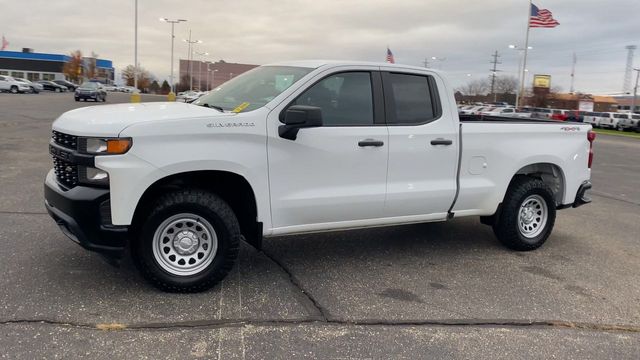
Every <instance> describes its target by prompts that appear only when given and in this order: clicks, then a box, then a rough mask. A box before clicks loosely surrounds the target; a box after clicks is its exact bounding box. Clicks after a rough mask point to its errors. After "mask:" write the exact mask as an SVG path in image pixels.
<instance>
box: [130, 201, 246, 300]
mask: <svg viewBox="0 0 640 360" xmlns="http://www.w3.org/2000/svg"><path fill="white" fill-rule="evenodd" d="M240 238H241V233H240V226H239V225H238V220H237V219H236V216H235V215H234V213H233V211H232V210H231V208H230V207H229V205H227V203H225V202H224V201H223V200H222V199H220V198H219V197H218V196H216V195H215V194H212V193H210V192H207V191H202V190H184V191H176V192H172V193H168V194H165V195H163V196H161V197H160V198H159V199H158V200H157V201H156V202H155V204H154V205H153V206H152V208H151V210H150V214H149V216H148V217H147V219H146V221H144V223H143V224H142V227H141V228H140V231H139V236H138V238H137V239H136V240H137V241H135V242H134V243H133V244H132V256H133V260H134V262H135V263H136V265H137V266H138V268H139V269H140V271H141V272H142V274H143V276H144V277H145V278H146V279H147V280H149V281H150V282H151V283H152V284H153V285H155V286H156V287H158V288H159V289H161V290H164V291H170V292H199V291H204V290H207V289H209V288H211V287H212V286H214V285H215V284H217V283H218V282H219V281H220V280H222V279H223V278H224V277H225V276H226V275H227V273H228V272H229V270H231V268H232V267H233V264H234V262H235V260H236V258H237V257H238V249H239V244H240Z"/></svg>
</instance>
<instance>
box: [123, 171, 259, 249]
mask: <svg viewBox="0 0 640 360" xmlns="http://www.w3.org/2000/svg"><path fill="white" fill-rule="evenodd" d="M185 187H192V188H198V189H202V190H206V191H210V192H212V193H214V194H216V195H217V196H219V197H220V198H222V199H223V200H224V201H225V202H226V203H227V204H229V206H230V207H231V209H232V210H233V212H234V213H235V214H236V217H237V218H238V222H239V223H240V230H241V232H242V235H243V236H244V238H245V239H246V241H247V242H249V243H250V244H252V245H253V246H255V247H257V248H260V247H261V242H262V223H261V222H259V220H258V204H257V199H256V196H255V192H254V189H253V188H252V187H251V184H250V183H249V181H248V180H247V179H246V178H245V177H244V176H242V175H239V174H237V173H234V172H230V171H221V170H197V171H188V172H181V173H175V174H171V175H168V176H165V177H163V178H161V179H158V180H156V181H155V182H154V183H153V184H152V185H151V186H149V187H148V188H147V189H146V190H145V191H144V193H143V194H142V196H141V197H140V199H139V200H138V203H137V205H136V207H135V210H134V214H133V220H132V226H133V229H134V230H135V229H138V228H139V225H140V224H141V222H142V221H143V220H144V214H147V213H148V212H149V208H150V207H151V206H152V205H153V201H154V199H156V198H157V197H158V196H160V195H162V194H163V193H166V192H168V191H175V190H179V189H184V188H185Z"/></svg>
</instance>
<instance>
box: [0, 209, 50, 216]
mask: <svg viewBox="0 0 640 360" xmlns="http://www.w3.org/2000/svg"><path fill="white" fill-rule="evenodd" d="M0 214H3V215H48V214H47V213H46V212H39V211H38V212H36V211H5V210H0Z"/></svg>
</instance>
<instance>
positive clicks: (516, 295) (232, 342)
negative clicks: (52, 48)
mask: <svg viewBox="0 0 640 360" xmlns="http://www.w3.org/2000/svg"><path fill="white" fill-rule="evenodd" d="M127 99H128V96H127V95H126V94H118V93H115V94H109V97H108V99H107V104H109V103H115V102H126V101H127ZM161 100H163V98H162V97H159V96H143V101H161ZM91 105H97V106H102V105H101V104H94V103H90V102H89V103H84V102H81V103H76V102H74V101H73V98H72V95H71V94H52V93H42V94H39V95H28V94H25V95H10V94H0V169H1V170H0V273H2V274H3V276H2V277H0V289H2V290H0V357H1V358H8V359H35V358H92V359H114V358H131V359H136V358H150V359H160V358H168V359H175V358H207V359H211V358H215V359H229V358H243V359H244V358H255V359H262V358H268V359H291V358H319V359H373V358H375V359H389V358H407V359H416V358H452V359H469V358H486V359H513V358H526V359H549V358H559V359H612V358H615V359H638V358H640V261H638V258H639V257H640V236H639V235H638V234H640V221H639V220H640V163H639V162H638V160H637V154H638V153H639V152H640V141H638V140H635V139H627V138H623V137H614V136H606V135H599V136H598V138H597V139H596V144H595V163H594V166H593V183H594V196H593V197H594V202H593V203H592V204H590V205H588V206H583V207H581V208H578V209H569V210H563V211H561V212H559V213H558V218H557V221H556V227H555V230H554V232H553V234H552V235H551V237H550V239H549V240H548V242H547V243H546V244H545V245H544V246H543V247H542V248H541V249H539V250H537V251H534V252H527V253H519V252H513V251H509V250H506V249H505V248H503V247H502V246H501V245H500V244H499V243H498V242H497V240H496V239H495V237H494V236H493V233H492V232H491V229H490V228H488V227H486V226H483V225H481V224H480V222H479V221H478V219H475V218H469V219H457V220H454V221H451V222H447V223H433V224H417V225H407V226H396V227H388V228H375V229H367V230H358V231H349V232H332V233H323V234H310V235H303V236H291V237H281V238H272V239H268V240H265V243H264V250H263V251H257V250H255V249H254V248H252V247H250V246H248V245H244V246H243V247H242V248H241V252H240V259H239V261H238V264H237V266H235V267H234V269H233V270H232V272H231V273H230V274H229V276H228V277H227V278H226V279H225V280H224V281H223V282H222V283H221V284H220V285H219V286H216V287H214V288H213V289H212V290H210V291H208V292H204V293H200V294H189V295H183V294H167V293H162V292H159V291H158V290H156V289H155V288H153V287H151V286H149V285H148V284H147V283H146V282H145V281H144V280H143V279H142V278H141V277H140V276H139V275H138V273H137V272H136V271H135V269H134V267H133V266H132V264H131V263H130V262H129V261H125V262H124V263H123V264H122V266H121V267H119V268H114V267H112V266H110V265H108V264H106V263H105V262H104V261H102V259H101V258H100V256H98V255H96V254H93V253H90V252H87V251H85V250H83V249H81V248H80V247H78V246H77V245H75V244H73V243H72V242H71V241H69V240H68V239H66V238H65V236H64V235H63V234H62V233H61V232H60V231H59V229H58V228H57V226H56V225H55V224H54V222H53V221H52V220H51V219H50V218H49V216H48V215H46V212H45V210H44V206H43V190H42V182H43V178H44V176H45V174H46V172H47V171H48V170H49V168H50V167H51V159H50V157H49V155H48V148H47V146H48V145H47V144H48V141H49V137H50V131H51V122H52V121H53V120H54V119H55V118H56V117H57V116H59V115H60V114H62V113H63V112H64V111H67V110H71V109H73V108H76V107H79V106H91Z"/></svg>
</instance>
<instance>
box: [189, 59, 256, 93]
mask: <svg viewBox="0 0 640 360" xmlns="http://www.w3.org/2000/svg"><path fill="white" fill-rule="evenodd" d="M257 66H258V65H252V64H238V63H228V62H226V61H224V60H220V61H216V62H211V61H200V60H191V61H189V60H184V59H180V76H179V77H178V79H176V80H177V82H180V86H179V89H180V90H188V89H189V87H190V84H191V77H193V89H199V90H210V89H215V88H216V87H218V86H220V85H221V84H222V83H224V82H225V81H227V80H229V79H233V78H234V77H236V76H238V75H240V74H242V73H243V72H245V71H249V70H251V69H253V68H255V67H257Z"/></svg>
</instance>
